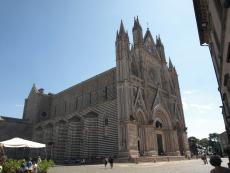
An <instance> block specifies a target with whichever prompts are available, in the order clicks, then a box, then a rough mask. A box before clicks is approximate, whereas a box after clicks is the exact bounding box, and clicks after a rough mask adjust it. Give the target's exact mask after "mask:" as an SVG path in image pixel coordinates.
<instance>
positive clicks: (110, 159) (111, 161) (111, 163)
mask: <svg viewBox="0 0 230 173" xmlns="http://www.w3.org/2000/svg"><path fill="white" fill-rule="evenodd" d="M113 161H114V159H113V158H112V157H111V156H110V157H109V163H110V168H111V169H112V168H113Z"/></svg>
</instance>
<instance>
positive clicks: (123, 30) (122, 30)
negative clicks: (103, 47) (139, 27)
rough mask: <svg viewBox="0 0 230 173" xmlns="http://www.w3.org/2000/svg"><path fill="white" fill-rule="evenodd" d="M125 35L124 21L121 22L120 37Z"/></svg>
mask: <svg viewBox="0 0 230 173" xmlns="http://www.w3.org/2000/svg"><path fill="white" fill-rule="evenodd" d="M123 33H125V28H124V24H123V21H122V20H121V24H120V30H119V35H121V34H123Z"/></svg>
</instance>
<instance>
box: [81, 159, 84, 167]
mask: <svg viewBox="0 0 230 173" xmlns="http://www.w3.org/2000/svg"><path fill="white" fill-rule="evenodd" d="M81 165H84V166H85V158H83V159H82V160H81Z"/></svg>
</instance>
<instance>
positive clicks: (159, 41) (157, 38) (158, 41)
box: [156, 34, 163, 46]
mask: <svg viewBox="0 0 230 173" xmlns="http://www.w3.org/2000/svg"><path fill="white" fill-rule="evenodd" d="M156 44H157V45H159V46H161V45H163V44H162V42H161V37H160V35H159V34H158V36H156Z"/></svg>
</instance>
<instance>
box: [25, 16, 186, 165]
mask: <svg viewBox="0 0 230 173" xmlns="http://www.w3.org/2000/svg"><path fill="white" fill-rule="evenodd" d="M132 32H133V44H131V45H130V42H129V36H128V33H127V32H126V31H125V29H124V25H123V23H122V22H121V25H120V29H119V31H118V32H117V36H116V43H115V47H116V67H114V68H112V69H110V70H108V71H105V72H103V73H101V74H99V75H96V76H94V77H93V78H90V79H88V80H86V81H83V82H81V83H79V84H77V85H75V86H72V87H70V88H68V89H66V90H64V91H61V92H59V93H57V94H52V93H49V94H45V93H44V92H43V89H37V88H36V86H35V85H33V87H32V89H31V91H30V94H29V96H28V98H27V99H26V100H25V106H24V113H23V120H28V121H29V122H30V123H31V124H33V126H32V127H33V130H32V134H31V138H32V139H33V140H35V141H38V142H43V143H46V144H47V152H48V155H50V157H52V158H53V159H54V160H57V161H60V162H61V161H63V160H67V159H74V158H96V157H103V156H108V155H113V156H117V157H141V156H157V155H165V154H167V155H172V156H178V155H185V154H189V147H188V140H187V133H186V126H185V120H184V114H183V108H182V102H181V95H180V88H179V82H178V77H177V72H176V69H175V67H174V66H173V65H172V62H171V61H170V59H169V65H167V62H166V58H165V52H164V46H163V44H162V41H161V38H160V37H159V36H158V37H157V38H156V40H155V41H154V39H153V37H152V35H151V33H150V31H149V29H147V31H146V33H145V35H144V37H143V35H142V28H141V25H140V23H139V21H138V18H136V19H135V20H134V26H133V29H132Z"/></svg>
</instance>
